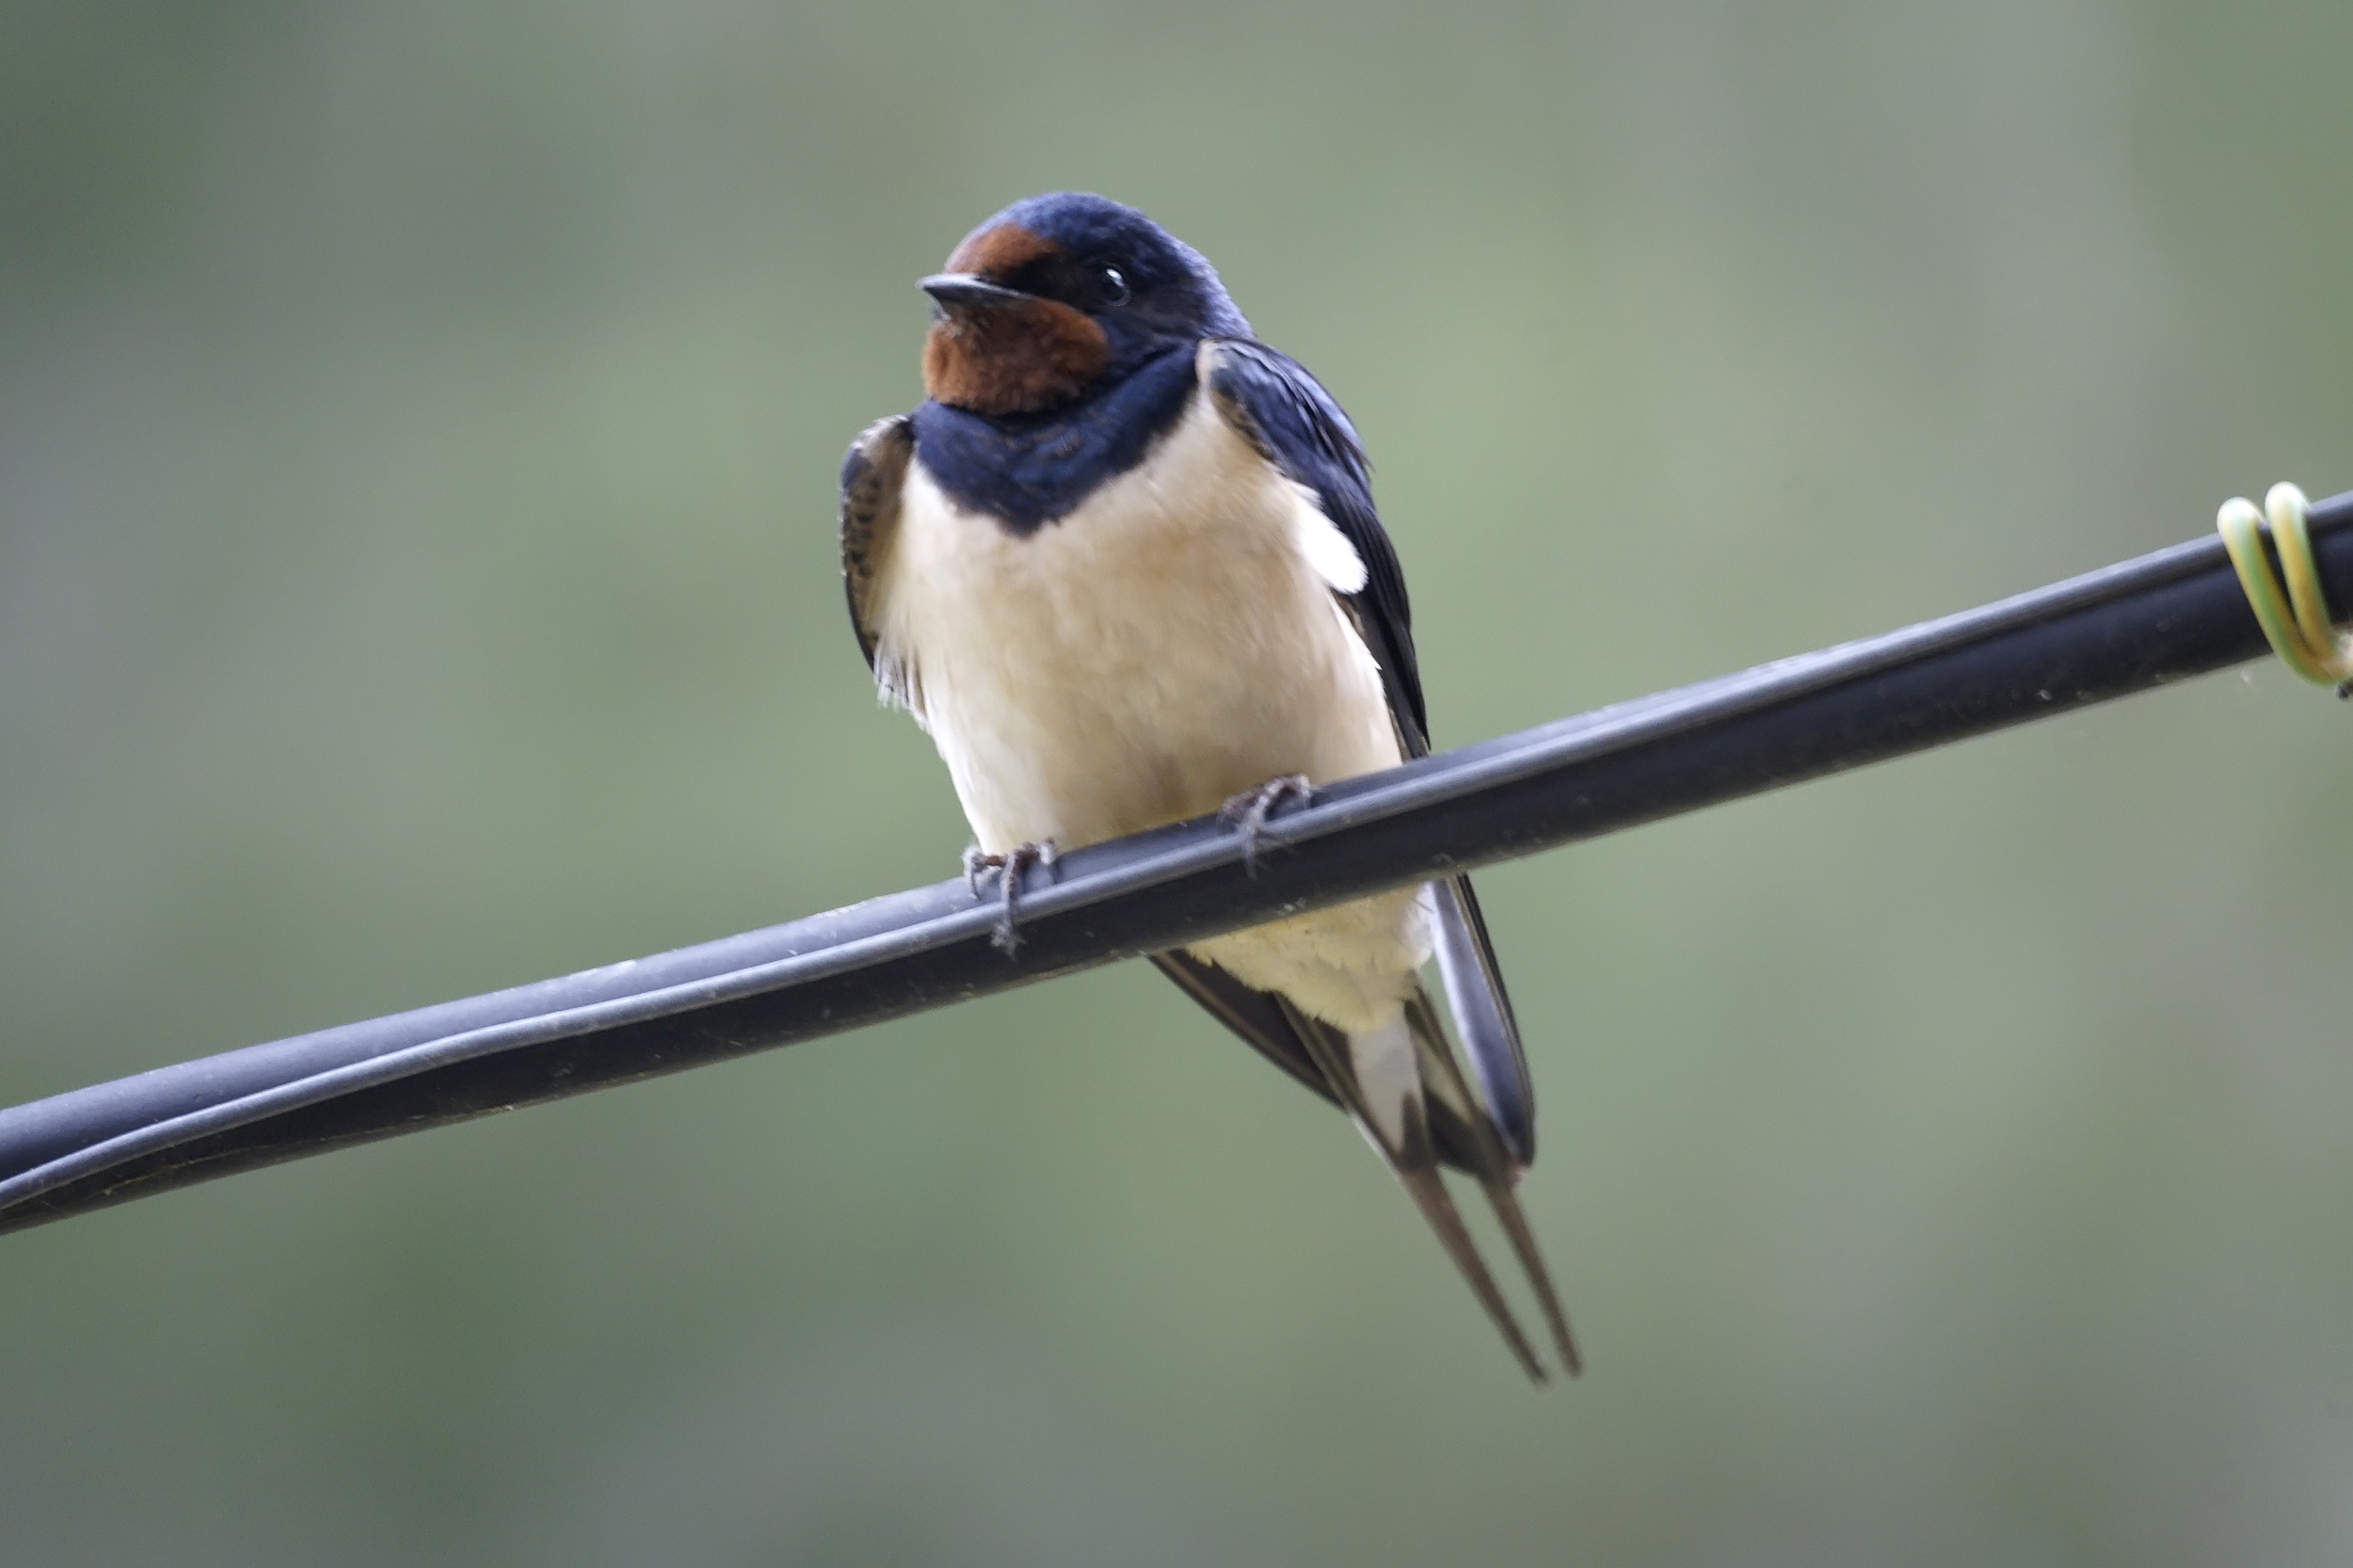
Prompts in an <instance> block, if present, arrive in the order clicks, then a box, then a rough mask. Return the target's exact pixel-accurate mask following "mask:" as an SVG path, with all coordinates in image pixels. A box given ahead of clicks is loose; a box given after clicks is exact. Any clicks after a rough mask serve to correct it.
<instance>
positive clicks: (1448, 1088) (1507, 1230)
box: [1405, 993, 1585, 1377]
mask: <svg viewBox="0 0 2353 1568" xmlns="http://www.w3.org/2000/svg"><path fill="white" fill-rule="evenodd" d="M1405 1022H1406V1027H1407V1028H1408V1029H1409V1030H1411V1031H1412V1032H1413V1035H1414V1044H1415V1047H1416V1049H1417V1053H1418V1055H1419V1058H1420V1066H1421V1080H1422V1083H1423V1086H1424V1088H1425V1089H1426V1090H1427V1091H1428V1092H1429V1093H1430V1095H1431V1097H1432V1098H1433V1100H1436V1101H1438V1102H1439V1103H1442V1104H1443V1103H1449V1102H1453V1101H1460V1102H1463V1103H1465V1104H1469V1105H1471V1106H1473V1108H1474V1110H1475V1109H1476V1102H1475V1101H1472V1099H1471V1092H1470V1086H1469V1084H1468V1083H1466V1082H1465V1081H1464V1078H1463V1070H1462V1067H1461V1066H1460V1064H1457V1063H1456V1062H1455V1060H1454V1053H1453V1052H1452V1051H1450V1050H1449V1049H1447V1045H1446V1036H1445V1035H1444V1034H1442V1033H1440V1032H1439V1030H1438V1019H1437V1015H1436V1012H1435V1011H1434V1010H1433V1008H1432V1007H1431V1005H1430V998H1429V996H1428V995H1427V994H1426V993H1425V994H1421V995H1417V996H1415V997H1414V998H1413V999H1412V1000H1409V1001H1407V1003H1406V1004H1405ZM1465 1120H1466V1121H1467V1123H1468V1125H1469V1126H1470V1128H1471V1129H1472V1137H1473V1139H1474V1140H1475V1141H1476V1143H1477V1144H1479V1145H1480V1149H1479V1158H1478V1159H1477V1160H1475V1161H1474V1165H1473V1169H1472V1171H1471V1173H1470V1174H1471V1176H1473V1178H1474V1179H1476V1180H1477V1181H1478V1183H1479V1185H1480V1187H1481V1190H1482V1191H1484V1192H1486V1194H1487V1203H1488V1205H1489V1207H1491V1208H1494V1210H1495V1211H1496V1223H1497V1224H1499V1225H1501V1226H1502V1227H1503V1234H1504V1236H1505V1238H1506V1239H1507V1240H1510V1242H1511V1243H1512V1251H1513V1255H1514V1256H1517V1257H1518V1258H1519V1260H1520V1272H1522V1273H1524V1274H1526V1275H1527V1276H1528V1288H1529V1289H1530V1290H1531V1291H1533V1292H1534V1293H1535V1296H1536V1304H1537V1306H1538V1308H1539V1309H1540V1310H1542V1311H1543V1313H1544V1315H1545V1328H1546V1329H1547V1330H1549V1331H1550V1333H1551V1335H1552V1348H1553V1351H1554V1353H1556V1354H1558V1355H1559V1356H1560V1357H1561V1368H1562V1369H1563V1370H1565V1371H1566V1372H1567V1373H1568V1374H1569V1376H1571V1377H1575V1376H1577V1374H1578V1373H1579V1372H1582V1371H1583V1370H1584V1369H1585V1358H1584V1357H1583V1356H1582V1355H1580V1354H1578V1353H1577V1336H1576V1335H1575V1334H1573V1333H1572V1332H1571V1331H1570V1329H1569V1315H1568V1313H1567V1312H1566V1311H1564V1310H1563V1309H1562V1307H1561V1294H1560V1292H1559V1291H1558V1290H1556V1289H1554V1288H1553V1284H1552V1271H1551V1270H1549V1269H1547V1268H1545V1258H1544V1254H1543V1253H1542V1252H1540V1251H1539V1250H1538V1249H1537V1246H1536V1233H1535V1231H1534V1230H1533V1229H1532V1228H1530V1226H1529V1223H1528V1215H1527V1213H1526V1212H1525V1211H1524V1210H1523V1209H1522V1208H1520V1199H1519V1194H1518V1193H1517V1192H1515V1191H1513V1188H1514V1186H1515V1184H1516V1183H1517V1181H1518V1178H1519V1168H1518V1167H1517V1166H1516V1165H1514V1164H1513V1163H1512V1162H1511V1160H1510V1159H1509V1158H1508V1157H1507V1155H1506V1154H1505V1151H1504V1148H1503V1144H1502V1141H1501V1140H1500V1139H1499V1138H1498V1137H1497V1133H1496V1131H1495V1128H1493V1127H1492V1126H1491V1125H1490V1124H1489V1123H1488V1121H1487V1119H1486V1118H1485V1117H1483V1116H1480V1115H1476V1114H1473V1115H1470V1116H1468V1117H1466V1118H1465Z"/></svg>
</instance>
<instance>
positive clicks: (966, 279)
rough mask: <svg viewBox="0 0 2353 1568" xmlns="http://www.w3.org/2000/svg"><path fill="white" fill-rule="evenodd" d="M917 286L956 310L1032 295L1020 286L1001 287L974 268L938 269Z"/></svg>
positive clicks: (1018, 300) (1011, 301)
mask: <svg viewBox="0 0 2353 1568" xmlns="http://www.w3.org/2000/svg"><path fill="white" fill-rule="evenodd" d="M916 286H917V287H918V288H920V289H921V290H922V291H923V292H924V293H925V294H928V295H930V296H932V298H934V299H935V300H936V301H938V302H939V303H940V304H941V305H943V306H947V307H949V308H951V309H955V310H974V309H984V308H989V307H996V308H999V309H1001V308H1003V307H1004V306H1007V305H1018V304H1020V303H1021V302H1022V301H1023V300H1025V299H1028V298H1029V297H1030V296H1028V295H1026V294H1023V293H1022V292H1021V291H1020V290H1019V289H1007V288H1000V287H999V286H998V285H996V284H995V283H992V282H989V281H988V280H986V279H984V278H982V277H981V276H980V275H979V274H977V273H971V272H940V273H935V274H933V275H932V276H931V277H929V278H926V279H924V280H921V281H920V283H918V284H917V285H916Z"/></svg>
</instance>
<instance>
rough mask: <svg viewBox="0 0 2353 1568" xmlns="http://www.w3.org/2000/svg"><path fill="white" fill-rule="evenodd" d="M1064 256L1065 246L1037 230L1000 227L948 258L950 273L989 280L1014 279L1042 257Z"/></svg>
mask: <svg viewBox="0 0 2353 1568" xmlns="http://www.w3.org/2000/svg"><path fill="white" fill-rule="evenodd" d="M1061 253H1062V247H1061V246H1059V245H1057V244H1055V243H1054V242H1053V241H1052V240H1049V239H1048V238H1047V237H1046V236H1045V235H1044V234H1041V233H1039V232H1036V231H1035V230H1033V229H1024V228H1023V227H1021V225H1019V224H1018V223H1000V224H997V225H996V226H995V227H993V228H988V229H984V230H982V231H981V232H979V233H977V234H974V235H973V236H972V237H971V238H969V239H968V240H966V241H965V242H964V243H963V244H962V245H959V246H957V247H956V248H955V253H954V254H953V255H952V256H950V257H949V258H948V270H949V271H950V272H969V273H974V274H977V275H978V276H980V277H983V278H989V279H1001V278H1010V277H1012V276H1013V275H1014V274H1015V273H1016V272H1018V271H1020V270H1021V269H1022V268H1023V267H1025V266H1027V265H1029V264H1031V263H1032V262H1034V261H1037V260H1039V259H1040V258H1041V257H1046V256H1058V255H1060V254H1061Z"/></svg>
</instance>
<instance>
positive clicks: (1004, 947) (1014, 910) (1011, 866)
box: [964, 839, 1062, 958]
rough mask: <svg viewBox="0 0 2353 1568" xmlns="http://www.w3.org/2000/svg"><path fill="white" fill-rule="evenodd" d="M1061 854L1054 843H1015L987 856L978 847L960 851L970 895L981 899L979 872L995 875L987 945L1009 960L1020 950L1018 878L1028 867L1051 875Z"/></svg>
mask: <svg viewBox="0 0 2353 1568" xmlns="http://www.w3.org/2000/svg"><path fill="white" fill-rule="evenodd" d="M1061 858H1062V852H1061V851H1060V850H1058V849H1056V848H1055V847H1054V840H1051V839H1048V840H1044V841H1043V842H1039V843H1034V844H1016V845H1014V846H1013V848H1011V849H1009V850H1007V851H1005V853H1004V854H1002V855H990V854H987V853H986V852H984V850H982V848H981V846H980V845H978V844H971V845H968V846H967V847H966V849H965V852H964V885H965V886H966V887H968V888H971V889H972V896H973V897H974V898H979V897H980V896H981V873H982V872H990V871H993V872H996V873H997V886H998V889H999V895H1000V900H1001V902H1000V904H999V905H998V913H997V929H996V930H994V931H992V932H990V933H989V936H988V941H989V945H990V946H991V947H993V948H995V949H996V950H997V951H998V952H1001V953H1003V954H1004V955H1005V956H1006V957H1008V958H1011V957H1012V956H1013V955H1014V954H1015V953H1016V952H1018V951H1019V950H1020V947H1021V933H1020V932H1019V931H1018V930H1016V922H1017V921H1018V920H1020V918H1021V879H1022V877H1023V876H1024V875H1026V874H1027V873H1028V872H1029V870H1030V868H1031V867H1032V866H1040V867H1043V868H1044V869H1045V870H1047V871H1048V872H1051V871H1052V870H1053V869H1054V865H1055V862H1056V861H1058V860H1060V859H1061Z"/></svg>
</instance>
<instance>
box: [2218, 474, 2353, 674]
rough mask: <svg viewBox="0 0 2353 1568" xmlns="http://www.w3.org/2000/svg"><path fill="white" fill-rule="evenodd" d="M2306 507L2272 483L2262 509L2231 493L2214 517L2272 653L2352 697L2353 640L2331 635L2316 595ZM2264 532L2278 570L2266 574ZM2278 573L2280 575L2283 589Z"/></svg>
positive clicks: (2298, 494)
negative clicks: (2268, 538)
mask: <svg viewBox="0 0 2353 1568" xmlns="http://www.w3.org/2000/svg"><path fill="white" fill-rule="evenodd" d="M2310 511H2311V504H2310V503H2309V502H2307V501H2306V500H2305V499H2304V492H2303V491H2302V490H2299V489H2297V488H2296V487H2295V486H2294V485H2289V484H2284V483H2282V484H2278V485H2274V486H2272V487H2271V489H2270V492H2269V493H2268V494H2266V495H2265V497H2264V504H2263V509H2262V510H2261V511H2257V510H2256V509H2255V504H2254V503H2253V502H2251V501H2249V500H2247V499H2246V498H2245V497H2243V496H2234V497H2233V498H2232V499H2231V500H2229V501H2226V502H2224V503H2223V504H2222V510H2221V511H2220V512H2218V513H2217V514H2216V516H2215V520H2214V521H2215V526H2216V527H2217V528H2218V529H2220V530H2221V532H2222V544H2223V547H2224V548H2225V549H2227V550H2228V551H2229V552H2231V565H2232V566H2233V568H2236V569H2237V571H2238V582H2239V586H2240V587H2242V588H2244V589H2246V590H2247V602H2248V605H2249V608H2251V609H2252V610H2253V611H2254V612H2255V619H2256V621H2257V623H2259V624H2260V625H2261V626H2262V627H2263V629H2264V636H2265V638H2266V639H2268V640H2269V642H2270V644H2271V651H2272V652H2274V653H2277V654H2278V655H2279V656H2280V657H2281V660H2282V661H2284V662H2285V663H2286V664H2287V666H2288V668H2290V669H2292V670H2294V671H2295V672H2296V673H2297V674H2298V675H2300V676H2302V677H2303V678H2304V679H2305V680H2310V681H2312V682H2313V684H2314V685H2319V686H2334V687H2335V688H2336V689H2337V696H2341V697H2353V638H2347V637H2344V636H2341V635H2339V634H2338V632H2337V629H2336V627H2335V626H2334V625H2333V624H2332V623H2331V620H2330V617H2329V601H2328V600H2327V599H2326V598H2325V597H2323V595H2322V594H2321V591H2320V568H2318V567H2317V566H2316V565H2314V564H2313V536H2312V529H2311V526H2310V524H2309V523H2308V521H2307V515H2308V514H2309V512H2310ZM2266 534H2268V535H2269V536H2270V538H2271V545H2272V548H2273V549H2274V550H2276V551H2278V552H2279V555H2280V572H2279V573H2275V572H2273V571H2272V569H2271V560H2270V557H2269V556H2268V555H2267V554H2266V553H2265V551H2264V537H2265V535H2266ZM2281 574H2284V575H2285V576H2286V578H2287V583H2286V585H2285V586H2284V588H2283V587H2282V586H2281V581H2280V577H2281Z"/></svg>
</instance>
